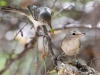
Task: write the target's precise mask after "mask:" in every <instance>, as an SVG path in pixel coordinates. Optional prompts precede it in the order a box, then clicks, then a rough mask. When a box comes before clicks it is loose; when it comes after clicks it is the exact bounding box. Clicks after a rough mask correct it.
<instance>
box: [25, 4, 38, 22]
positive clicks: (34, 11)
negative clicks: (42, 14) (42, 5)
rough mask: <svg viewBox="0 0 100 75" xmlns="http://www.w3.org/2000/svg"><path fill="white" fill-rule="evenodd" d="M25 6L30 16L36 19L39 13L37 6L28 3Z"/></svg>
mask: <svg viewBox="0 0 100 75" xmlns="http://www.w3.org/2000/svg"><path fill="white" fill-rule="evenodd" d="M27 8H28V10H29V12H30V14H31V15H32V17H33V18H34V19H35V20H36V21H38V14H39V11H38V7H37V6H34V5H33V6H32V5H28V6H27Z"/></svg>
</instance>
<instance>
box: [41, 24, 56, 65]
mask: <svg viewBox="0 0 100 75" xmlns="http://www.w3.org/2000/svg"><path fill="white" fill-rule="evenodd" d="M43 29H44V34H45V35H46V38H47V41H48V50H49V52H50V55H51V58H52V60H53V66H56V65H57V64H56V56H55V55H54V52H53V50H52V41H51V38H50V36H49V35H48V30H47V28H46V27H45V26H43Z"/></svg>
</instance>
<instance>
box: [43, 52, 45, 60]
mask: <svg viewBox="0 0 100 75" xmlns="http://www.w3.org/2000/svg"><path fill="white" fill-rule="evenodd" d="M45 55H46V52H43V53H42V60H44V59H45Z"/></svg>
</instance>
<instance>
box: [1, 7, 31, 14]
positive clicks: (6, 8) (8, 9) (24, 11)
mask: <svg viewBox="0 0 100 75" xmlns="http://www.w3.org/2000/svg"><path fill="white" fill-rule="evenodd" d="M1 10H4V11H12V12H18V13H20V14H23V15H25V16H28V15H30V13H29V11H28V10H26V9H22V8H17V7H13V6H3V7H1Z"/></svg>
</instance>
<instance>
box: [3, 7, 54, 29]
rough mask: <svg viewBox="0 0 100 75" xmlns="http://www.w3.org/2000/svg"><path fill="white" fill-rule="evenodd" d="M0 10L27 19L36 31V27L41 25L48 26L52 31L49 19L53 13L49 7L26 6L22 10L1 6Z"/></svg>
mask: <svg viewBox="0 0 100 75" xmlns="http://www.w3.org/2000/svg"><path fill="white" fill-rule="evenodd" d="M1 10H4V11H11V12H17V13H20V14H22V15H24V16H26V17H28V18H29V20H30V21H31V22H32V23H33V25H34V28H35V29H36V30H37V28H38V26H42V25H49V26H50V28H51V29H52V26H51V19H52V14H53V11H52V10H51V9H50V8H49V7H46V6H41V7H38V6H35V5H28V6H27V9H22V8H18V7H13V6H3V7H1Z"/></svg>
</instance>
